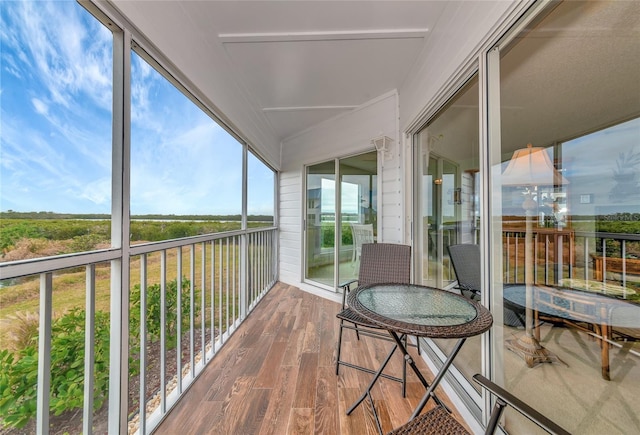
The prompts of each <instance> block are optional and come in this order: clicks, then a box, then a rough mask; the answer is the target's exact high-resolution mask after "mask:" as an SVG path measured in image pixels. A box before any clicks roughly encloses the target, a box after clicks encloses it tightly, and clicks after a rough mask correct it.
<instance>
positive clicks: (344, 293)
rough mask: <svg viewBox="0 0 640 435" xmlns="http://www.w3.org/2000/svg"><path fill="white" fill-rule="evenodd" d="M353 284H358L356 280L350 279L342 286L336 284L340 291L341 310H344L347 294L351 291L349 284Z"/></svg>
mask: <svg viewBox="0 0 640 435" xmlns="http://www.w3.org/2000/svg"><path fill="white" fill-rule="evenodd" d="M354 282H358V279H357V278H356V279H352V280H349V281H346V282H343V283H342V284H338V287H339V288H341V289H342V309H343V310H344V309H345V308H346V306H347V293H349V292H350V291H351V284H353V283H354Z"/></svg>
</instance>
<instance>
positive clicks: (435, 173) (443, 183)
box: [415, 77, 481, 384]
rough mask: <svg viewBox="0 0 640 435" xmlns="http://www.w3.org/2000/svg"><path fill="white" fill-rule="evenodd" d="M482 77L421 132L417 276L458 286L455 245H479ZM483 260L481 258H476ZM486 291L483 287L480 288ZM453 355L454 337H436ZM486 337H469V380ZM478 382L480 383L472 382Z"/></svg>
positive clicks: (463, 363) (461, 364)
mask: <svg viewBox="0 0 640 435" xmlns="http://www.w3.org/2000/svg"><path fill="white" fill-rule="evenodd" d="M478 116H479V111H478V79H477V77H473V78H472V79H470V80H469V81H468V82H467V84H466V85H465V86H464V87H463V88H462V89H461V90H460V91H459V92H458V93H457V94H456V96H455V97H454V98H453V99H452V100H451V101H450V102H449V103H448V104H447V105H446V106H445V107H444V108H443V109H442V110H441V111H440V112H439V113H438V114H436V116H434V117H433V118H432V119H431V120H430V121H429V122H428V123H427V124H426V125H425V127H423V128H422V130H420V131H419V132H418V134H417V136H416V145H417V148H416V153H417V156H416V157H417V158H416V160H417V161H418V162H419V164H418V167H417V168H416V173H417V174H418V179H417V180H416V185H417V186H418V190H419V191H418V195H417V198H416V199H417V204H418V206H417V210H418V215H417V219H416V221H417V222H419V223H420V224H419V225H417V226H416V231H417V232H418V233H419V237H418V238H416V240H418V241H420V244H421V246H416V248H415V252H416V254H417V257H418V258H417V262H416V263H415V264H416V269H417V271H416V279H417V280H418V281H419V282H420V283H421V284H424V285H427V286H431V287H437V288H445V289H450V290H451V291H454V292H459V290H457V288H456V285H457V278H458V277H456V274H455V270H454V268H453V264H452V262H451V259H450V258H449V249H448V248H449V246H452V245H457V244H476V245H477V244H478V243H479V233H478V229H477V228H478V221H479V212H478V209H479V204H478V198H479V191H480V182H479V180H480V177H479V174H480V169H481V168H480V162H479V145H478V142H479V141H478V135H479V132H478ZM475 260H477V262H478V265H479V264H480V261H481V258H480V256H479V255H478V257H477V258H476V259H475ZM478 290H480V289H478ZM434 341H435V343H436V345H437V347H438V349H436V353H437V352H438V350H441V351H444V353H445V354H448V353H449V352H450V351H451V347H452V345H453V343H452V341H451V340H434ZM480 344H481V341H480V337H473V338H470V339H468V340H467V342H466V344H465V346H464V347H463V348H462V351H461V354H460V355H459V356H458V358H456V360H455V365H456V367H457V369H458V371H459V372H461V373H462V375H463V376H464V377H466V378H468V379H471V376H472V375H473V374H474V373H478V372H480V368H481V367H480V361H481V358H480ZM471 384H474V383H471Z"/></svg>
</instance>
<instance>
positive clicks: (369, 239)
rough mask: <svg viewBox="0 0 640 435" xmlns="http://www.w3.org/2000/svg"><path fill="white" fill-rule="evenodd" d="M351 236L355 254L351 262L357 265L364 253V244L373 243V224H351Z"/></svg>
mask: <svg viewBox="0 0 640 435" xmlns="http://www.w3.org/2000/svg"><path fill="white" fill-rule="evenodd" d="M351 237H352V239H353V255H352V256H351V264H352V265H353V266H355V265H356V263H357V262H358V260H360V256H361V255H362V245H364V244H365V243H373V241H374V240H373V224H351Z"/></svg>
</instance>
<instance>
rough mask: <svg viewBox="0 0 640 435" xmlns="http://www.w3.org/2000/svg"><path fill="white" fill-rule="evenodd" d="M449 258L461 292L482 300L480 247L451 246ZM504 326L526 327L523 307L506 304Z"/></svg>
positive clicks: (468, 244) (469, 244) (470, 245)
mask: <svg viewBox="0 0 640 435" xmlns="http://www.w3.org/2000/svg"><path fill="white" fill-rule="evenodd" d="M448 250H449V258H450V259H451V264H453V270H454V272H455V273H456V278H457V279H458V286H457V288H458V289H459V290H460V292H461V293H462V294H463V295H464V296H466V297H468V298H470V299H475V300H477V301H479V300H480V288H481V287H482V284H481V283H482V277H481V275H480V267H481V266H480V246H478V245H474V244H471V243H466V244H462V245H451V246H449V247H448ZM503 320H504V324H505V325H507V326H513V327H516V328H520V327H524V324H525V314H524V309H523V308H522V307H517V306H515V305H514V304H511V303H509V302H507V301H505V303H504V311H503Z"/></svg>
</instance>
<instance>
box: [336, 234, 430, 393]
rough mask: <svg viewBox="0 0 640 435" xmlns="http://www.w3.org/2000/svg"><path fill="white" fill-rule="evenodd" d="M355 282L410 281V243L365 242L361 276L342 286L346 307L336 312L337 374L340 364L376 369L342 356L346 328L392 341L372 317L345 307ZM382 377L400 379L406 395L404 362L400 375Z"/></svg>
mask: <svg viewBox="0 0 640 435" xmlns="http://www.w3.org/2000/svg"><path fill="white" fill-rule="evenodd" d="M356 282H357V286H358V287H360V286H363V285H369V284H381V283H397V284H408V283H410V282H411V247H410V246H409V245H398V244H393V243H364V244H363V245H362V251H361V258H360V267H359V270H358V279H355V280H350V281H348V282H346V283H344V284H341V285H340V287H341V288H342V291H343V299H342V307H343V310H342V311H340V312H339V313H338V315H337V317H338V319H340V332H339V334H338V349H337V356H336V375H337V374H339V370H340V366H341V365H343V366H346V367H350V368H353V369H357V370H361V371H364V372H367V373H372V374H373V373H375V370H373V369H372V368H370V367H363V366H362V365H359V364H354V363H351V362H348V361H344V360H342V359H341V353H342V335H343V331H344V329H351V330H353V331H355V333H356V337H357V338H358V340H359V339H360V334H363V335H366V336H369V337H374V338H380V339H383V340H390V336H389V334H387V333H386V332H384V331H381V330H380V327H379V326H378V325H376V324H373V323H372V322H371V321H370V320H367V319H365V318H364V317H362V316H360V315H359V314H357V313H356V312H355V311H353V310H352V309H351V308H349V307H347V306H346V303H345V301H346V295H347V293H349V291H350V290H351V286H353V285H355V283H356ZM405 340H406V338H405ZM419 349H420V348H419V347H418V351H419ZM382 377H384V378H386V379H391V380H394V381H398V382H400V383H401V384H402V394H403V396H404V394H405V392H406V383H405V381H406V364H405V365H403V371H402V376H401V377H398V376H393V375H389V374H386V373H383V374H382Z"/></svg>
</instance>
